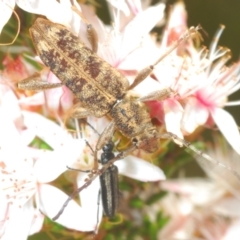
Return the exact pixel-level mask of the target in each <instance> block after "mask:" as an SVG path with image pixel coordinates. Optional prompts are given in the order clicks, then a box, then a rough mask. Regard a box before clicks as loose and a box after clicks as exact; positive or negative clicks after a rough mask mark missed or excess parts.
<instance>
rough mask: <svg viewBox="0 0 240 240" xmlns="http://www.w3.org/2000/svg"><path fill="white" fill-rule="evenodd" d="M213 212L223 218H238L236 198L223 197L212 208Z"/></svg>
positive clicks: (238, 204)
mask: <svg viewBox="0 0 240 240" xmlns="http://www.w3.org/2000/svg"><path fill="white" fill-rule="evenodd" d="M213 210H214V211H215V212H216V213H217V214H220V215H223V216H224V217H229V218H239V217H240V202H239V200H238V199H236V198H233V197H225V198H222V199H221V200H220V201H219V202H218V203H217V204H215V205H214V206H213Z"/></svg>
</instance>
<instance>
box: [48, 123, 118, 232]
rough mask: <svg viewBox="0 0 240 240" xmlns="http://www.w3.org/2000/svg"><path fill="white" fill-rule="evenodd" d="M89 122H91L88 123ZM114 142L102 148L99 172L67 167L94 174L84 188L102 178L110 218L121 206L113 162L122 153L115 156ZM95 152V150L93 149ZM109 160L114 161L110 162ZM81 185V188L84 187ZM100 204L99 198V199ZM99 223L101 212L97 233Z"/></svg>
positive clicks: (74, 194) (102, 189) (103, 202)
mask: <svg viewBox="0 0 240 240" xmlns="http://www.w3.org/2000/svg"><path fill="white" fill-rule="evenodd" d="M87 124H89V123H87ZM87 145H88V146H89V147H90V149H92V148H91V146H90V145H89V144H88V143H87ZM113 148H114V143H113V142H112V141H109V142H108V143H107V144H105V145H104V146H103V148H102V151H103V152H102V154H101V157H100V160H99V162H100V163H101V165H102V166H103V167H102V169H100V170H99V171H98V172H94V171H83V170H80V169H75V168H70V167H67V168H68V169H70V170H74V171H79V172H90V173H91V174H90V175H92V176H91V177H90V178H89V179H88V180H87V181H86V183H85V184H84V186H83V188H86V187H88V186H89V185H90V184H91V183H92V181H93V180H94V179H95V178H96V177H97V176H99V180H100V190H99V198H100V196H101V200H102V201H101V202H102V207H103V212H104V214H105V215H106V216H107V217H108V218H109V219H112V218H114V217H115V215H116V212H117V209H118V206H119V186H118V185H119V184H118V168H117V166H116V165H114V164H113V162H112V160H113V159H115V160H119V159H120V157H121V158H122V155H121V154H120V155H118V156H117V157H115V155H114V153H113ZM93 152H94V151H93ZM109 162H112V163H111V164H109ZM83 188H82V187H80V188H79V189H83ZM79 189H78V190H77V191H75V192H73V193H72V194H71V195H70V196H69V198H68V199H67V200H66V202H65V203H64V204H63V206H62V208H61V209H60V210H59V212H58V213H57V215H56V216H55V217H53V219H52V220H53V221H55V220H57V219H58V218H59V217H60V215H61V214H62V213H63V211H64V209H65V207H66V206H67V204H68V202H69V201H70V200H72V199H73V198H74V197H75V196H76V195H77V194H78V193H79V192H80V191H79ZM98 204H99V200H98ZM98 223H99V213H97V224H96V229H95V231H94V232H95V234H96V233H97V226H98Z"/></svg>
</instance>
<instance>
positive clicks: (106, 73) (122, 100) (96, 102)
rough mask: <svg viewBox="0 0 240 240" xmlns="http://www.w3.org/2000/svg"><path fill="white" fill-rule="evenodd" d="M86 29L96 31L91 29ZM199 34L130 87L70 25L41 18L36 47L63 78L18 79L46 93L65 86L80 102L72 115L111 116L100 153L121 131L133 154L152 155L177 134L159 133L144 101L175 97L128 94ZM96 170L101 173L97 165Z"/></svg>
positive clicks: (165, 93)
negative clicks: (163, 141)
mask: <svg viewBox="0 0 240 240" xmlns="http://www.w3.org/2000/svg"><path fill="white" fill-rule="evenodd" d="M88 29H92V28H91V27H90V28H89V27H88ZM197 30H198V28H190V29H189V30H188V31H187V32H186V33H185V34H183V35H182V36H181V37H180V38H179V39H178V40H177V41H176V42H175V43H174V44H172V45H171V46H170V47H169V49H168V50H167V51H166V52H165V53H164V54H163V55H162V56H161V57H160V58H159V60H158V61H157V62H156V63H154V64H153V65H151V66H149V67H147V68H145V69H143V70H142V71H140V72H139V73H138V75H137V76H136V78H135V80H134V82H133V83H132V85H129V82H128V80H127V79H126V77H124V76H123V75H122V74H121V73H120V72H119V71H117V70H116V69H115V68H114V67H112V66H111V65H110V64H108V63H107V62H106V61H104V60H103V59H101V58H100V57H99V56H98V55H97V54H96V53H95V52H94V51H92V50H91V49H89V48H88V47H86V46H85V45H84V43H82V42H81V40H80V39H79V38H78V37H77V36H75V35H74V34H73V33H71V32H70V31H69V30H68V29H67V28H66V27H64V26H62V25H60V24H57V23H52V22H50V21H49V20H46V19H43V18H38V19H36V21H35V23H34V24H33V26H32V27H31V28H30V34H31V37H32V40H33V43H34V46H35V48H36V51H37V54H38V55H39V57H40V58H41V60H42V61H43V63H44V64H45V65H46V66H47V67H49V68H50V70H51V71H52V72H53V73H54V74H55V75H56V76H57V77H58V78H59V79H60V80H61V83H56V84H53V83H51V84H49V83H47V82H44V81H40V80H36V79H29V78H28V79H25V80H22V81H20V82H19V83H18V87H19V88H21V89H31V90H32V89H35V90H44V89H49V88H54V87H59V86H61V85H66V86H67V87H68V88H69V89H70V90H71V91H72V92H73V94H74V95H75V97H76V98H77V99H78V100H79V102H78V103H77V104H76V105H75V106H73V111H72V114H71V115H72V117H74V118H85V117H87V116H89V115H94V116H95V117H97V118H100V117H103V116H109V117H110V118H111V119H112V121H111V123H110V124H109V126H108V127H106V129H105V130H104V131H103V133H102V134H101V136H100V141H99V144H98V146H97V149H98V150H100V149H102V147H103V145H104V144H105V143H106V142H108V140H109V139H110V138H111V136H112V135H113V132H114V130H115V129H117V130H118V131H120V132H121V133H122V134H123V135H125V136H126V137H128V138H130V139H131V141H132V146H131V147H130V149H131V150H134V149H136V148H139V149H142V150H144V151H146V152H149V153H152V152H155V151H156V150H157V149H158V145H159V139H160V138H162V137H166V138H173V136H172V135H171V134H169V135H167V134H165V135H162V134H160V133H159V132H158V130H157V128H156V126H154V125H153V124H152V122H151V118H150V115H149V112H148V111H147V109H146V106H145V104H144V101H150V100H164V99H166V98H168V97H169V96H172V95H174V94H175V93H174V92H173V91H172V90H171V89H162V90H157V91H155V92H153V93H150V94H149V95H147V96H144V97H142V98H138V99H133V98H132V97H131V95H130V94H129V92H128V91H129V90H130V89H132V88H133V87H135V86H136V85H138V84H139V83H140V82H142V81H143V80H144V79H145V78H146V77H147V76H148V75H149V74H151V72H152V71H153V69H154V66H155V65H156V64H158V62H159V61H161V60H162V59H163V58H164V57H165V56H167V55H168V54H169V52H171V51H173V50H174V49H175V48H176V47H177V46H178V45H179V43H181V42H182V41H184V40H186V39H188V38H190V37H193V36H195V35H196V34H197ZM91 33H92V34H91ZM88 35H89V36H91V35H92V36H93V35H94V32H93V31H90V34H88ZM90 39H94V37H90ZM92 45H94V44H92ZM95 45H96V44H95ZM95 51H96V49H95ZM94 168H95V169H97V164H95V167H94Z"/></svg>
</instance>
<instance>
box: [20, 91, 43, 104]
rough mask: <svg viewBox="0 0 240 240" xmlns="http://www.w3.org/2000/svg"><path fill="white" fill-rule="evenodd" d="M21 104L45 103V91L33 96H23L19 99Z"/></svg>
mask: <svg viewBox="0 0 240 240" xmlns="http://www.w3.org/2000/svg"><path fill="white" fill-rule="evenodd" d="M18 103H19V104H23V105H27V106H38V105H43V104H44V103H45V99H44V92H39V93H36V94H34V95H32V96H31V97H23V98H20V99H19V100H18Z"/></svg>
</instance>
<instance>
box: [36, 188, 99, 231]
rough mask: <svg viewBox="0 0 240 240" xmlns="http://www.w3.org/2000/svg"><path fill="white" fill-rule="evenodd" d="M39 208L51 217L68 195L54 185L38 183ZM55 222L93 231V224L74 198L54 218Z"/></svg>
mask: <svg viewBox="0 0 240 240" xmlns="http://www.w3.org/2000/svg"><path fill="white" fill-rule="evenodd" d="M38 193H39V200H40V202H39V203H40V209H41V211H42V212H43V213H44V214H46V215H47V216H48V217H49V218H51V219H52V218H53V217H55V216H56V214H57V213H58V212H59V210H60V209H61V208H62V205H63V203H64V202H65V201H66V200H67V198H68V196H67V195H66V194H65V193H64V192H62V191H61V190H59V189H58V188H56V187H53V186H51V185H47V184H40V185H39V191H38ZM56 222H57V223H59V224H61V225H63V226H65V227H67V228H70V229H75V230H78V231H93V230H94V227H95V226H94V224H93V223H92V220H91V219H89V217H88V215H87V212H85V211H84V209H83V208H81V207H80V206H79V205H78V204H77V203H76V202H75V201H74V200H71V201H70V202H69V203H68V205H67V207H66V208H65V209H64V212H63V213H62V214H61V216H60V217H59V218H58V219H57V220H56Z"/></svg>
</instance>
